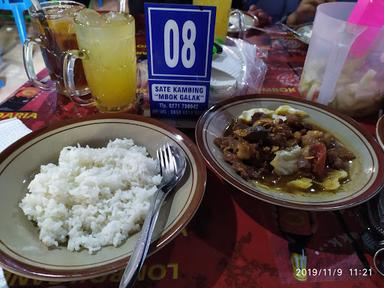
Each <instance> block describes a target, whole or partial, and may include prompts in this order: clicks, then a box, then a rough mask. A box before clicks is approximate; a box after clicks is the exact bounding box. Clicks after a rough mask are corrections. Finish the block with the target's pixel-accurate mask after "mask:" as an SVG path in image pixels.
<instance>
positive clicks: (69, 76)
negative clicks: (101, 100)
mask: <svg viewBox="0 0 384 288" xmlns="http://www.w3.org/2000/svg"><path fill="white" fill-rule="evenodd" d="M86 57H87V56H86V52H85V51H82V50H69V51H67V52H65V57H64V63H63V71H64V73H63V74H64V75H63V77H64V85H65V89H66V90H67V92H68V96H69V97H70V98H71V100H72V101H73V102H75V103H76V104H78V105H80V106H92V105H94V104H95V101H94V99H93V98H89V99H82V98H81V97H79V95H81V90H77V89H76V85H75V63H76V60H77V59H81V60H82V59H85V58H86Z"/></svg>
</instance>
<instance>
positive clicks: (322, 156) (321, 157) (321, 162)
mask: <svg viewBox="0 0 384 288" xmlns="http://www.w3.org/2000/svg"><path fill="white" fill-rule="evenodd" d="M310 151H311V152H310V153H311V154H312V155H313V156H314V157H315V158H314V159H313V161H312V171H313V173H314V174H315V175H316V176H317V177H323V176H324V175H325V162H326V159H327V147H326V146H325V144H324V143H321V142H319V143H316V144H313V145H311V148H310Z"/></svg>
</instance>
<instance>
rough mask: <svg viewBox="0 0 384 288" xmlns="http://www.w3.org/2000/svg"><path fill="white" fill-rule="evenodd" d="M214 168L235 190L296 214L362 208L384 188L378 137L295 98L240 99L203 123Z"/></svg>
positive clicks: (202, 137)
mask: <svg viewBox="0 0 384 288" xmlns="http://www.w3.org/2000/svg"><path fill="white" fill-rule="evenodd" d="M196 141H197V144H198V147H199V149H200V152H201V153H202V155H203V156H204V159H205V161H206V164H207V165H208V167H209V168H210V169H211V170H212V171H213V172H215V173H216V174H217V175H218V176H219V177H221V178H223V179H224V180H225V181H226V182H228V183H229V184H230V185H232V186H233V187H234V188H236V190H239V191H242V192H245V193H247V194H249V195H251V196H253V197H255V198H258V199H260V200H263V201H266V202H269V203H272V204H275V205H280V206H285V207H289V208H295V209H303V210H311V211H320V210H321V211H325V210H335V209H342V208H347V207H351V206H355V205H358V204H360V203H363V202H365V201H367V200H368V199H370V198H371V197H373V196H374V195H375V194H376V193H378V192H379V191H380V190H381V189H382V188H383V181H384V177H383V176H384V170H383V166H382V165H384V155H383V152H382V150H381V149H380V147H379V146H378V144H377V143H376V141H375V140H374V138H373V137H372V135H370V134H369V133H368V132H367V131H365V130H364V129H363V128H362V126H360V124H359V123H357V122H356V121H354V120H353V119H352V118H349V117H347V116H344V115H343V114H341V113H339V112H337V111H336V110H334V109H330V108H328V107H326V106H323V105H319V104H315V103H312V102H308V101H305V100H301V99H298V98H293V97H284V96H270V95H252V96H243V97H236V98H234V99H231V100H228V101H224V102H221V103H219V104H217V105H215V106H213V107H212V108H211V109H209V110H208V111H207V112H206V113H205V114H204V115H202V117H201V118H200V119H199V121H198V124H197V128H196Z"/></svg>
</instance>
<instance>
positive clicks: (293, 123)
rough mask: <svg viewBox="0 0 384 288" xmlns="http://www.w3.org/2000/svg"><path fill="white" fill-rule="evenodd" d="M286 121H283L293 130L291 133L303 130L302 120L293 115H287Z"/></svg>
mask: <svg viewBox="0 0 384 288" xmlns="http://www.w3.org/2000/svg"><path fill="white" fill-rule="evenodd" d="M286 117H287V120H285V123H287V125H288V126H289V127H290V128H291V129H292V130H293V131H300V130H301V129H303V128H304V125H303V121H302V119H301V118H300V117H299V116H297V115H294V114H288V115H287V116H286Z"/></svg>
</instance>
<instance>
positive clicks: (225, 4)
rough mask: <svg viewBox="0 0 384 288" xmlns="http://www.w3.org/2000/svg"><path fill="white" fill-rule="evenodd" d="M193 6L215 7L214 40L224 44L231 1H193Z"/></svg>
mask: <svg viewBox="0 0 384 288" xmlns="http://www.w3.org/2000/svg"><path fill="white" fill-rule="evenodd" d="M193 5H201V6H216V23H215V40H216V41H219V42H224V41H225V37H227V30H228V18H229V13H230V11H231V6H232V0H193Z"/></svg>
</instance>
